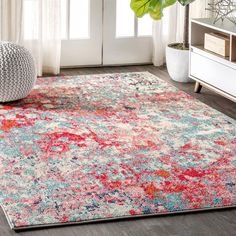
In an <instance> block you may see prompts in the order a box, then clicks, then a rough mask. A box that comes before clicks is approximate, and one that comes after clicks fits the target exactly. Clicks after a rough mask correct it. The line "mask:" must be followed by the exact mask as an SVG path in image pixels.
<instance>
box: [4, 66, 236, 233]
mask: <svg viewBox="0 0 236 236" xmlns="http://www.w3.org/2000/svg"><path fill="white" fill-rule="evenodd" d="M140 71H149V72H150V73H152V74H154V75H156V76H158V77H160V78H161V79H163V80H165V81H167V82H168V83H170V84H172V85H174V86H176V87H178V88H179V89H181V90H183V91H185V92H187V93H188V94H190V95H192V96H193V97H195V98H197V99H199V100H200V101H202V102H204V103H206V104H207V105H209V106H211V107H213V108H214V109H217V110H219V111H221V112H222V113H224V114H226V115H228V116H230V117H232V118H234V119H236V104H235V103H233V102H232V101H230V100H227V99H226V98H223V97H221V96H219V95H217V94H215V93H214V92H211V91H209V90H208V89H205V88H203V89H202V91H201V93H200V94H196V93H194V83H192V84H180V83H176V82H174V81H172V80H171V79H170V78H169V76H168V73H167V72H166V69H165V68H164V67H162V68H157V67H154V66H152V65H146V66H126V67H100V68H80V69H64V70H62V71H61V74H62V75H65V76H67V75H71V76H74V75H83V74H103V73H121V72H140ZM16 235H18V236H235V235H236V209H227V210H217V211H209V212H199V213H189V214H179V215H169V216H157V217H151V218H142V219H133V220H123V221H113V222H106V223H92V224H85V225H77V226H68V227H57V228H48V229H38V230H28V231H22V232H18V233H16V232H14V231H12V230H11V229H10V228H9V226H8V223H7V220H6V218H5V216H4V214H3V211H2V210H0V236H16Z"/></svg>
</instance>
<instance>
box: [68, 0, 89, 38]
mask: <svg viewBox="0 0 236 236" xmlns="http://www.w3.org/2000/svg"><path fill="white" fill-rule="evenodd" d="M89 5H90V0H70V39H81V38H89V34H90V32H89V17H90V10H89V9H90V8H89Z"/></svg>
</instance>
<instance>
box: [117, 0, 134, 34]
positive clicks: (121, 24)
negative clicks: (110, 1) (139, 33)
mask: <svg viewBox="0 0 236 236" xmlns="http://www.w3.org/2000/svg"><path fill="white" fill-rule="evenodd" d="M134 27H135V18H134V13H133V11H132V10H131V8H130V1H129V0H116V37H132V36H134V33H135V32H134Z"/></svg>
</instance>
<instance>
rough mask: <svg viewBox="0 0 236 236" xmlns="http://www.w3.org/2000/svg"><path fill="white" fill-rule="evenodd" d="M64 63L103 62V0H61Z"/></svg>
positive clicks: (92, 63)
mask: <svg viewBox="0 0 236 236" xmlns="http://www.w3.org/2000/svg"><path fill="white" fill-rule="evenodd" d="M61 4H62V12H61V22H62V23H61V34H62V35H61V37H62V53H61V66H62V67H67V66H69V67H71V66H87V65H101V64H102V28H103V24H102V19H103V0H61Z"/></svg>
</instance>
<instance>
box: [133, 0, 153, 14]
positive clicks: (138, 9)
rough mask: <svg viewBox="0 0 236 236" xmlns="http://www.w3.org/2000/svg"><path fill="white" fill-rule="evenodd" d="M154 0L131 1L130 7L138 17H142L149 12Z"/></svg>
mask: <svg viewBox="0 0 236 236" xmlns="http://www.w3.org/2000/svg"><path fill="white" fill-rule="evenodd" d="M151 1H152V0H131V3H130V7H131V9H132V10H133V11H134V12H135V15H136V16H137V17H142V16H144V15H145V14H147V13H148V12H149V5H150V2H151Z"/></svg>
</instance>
